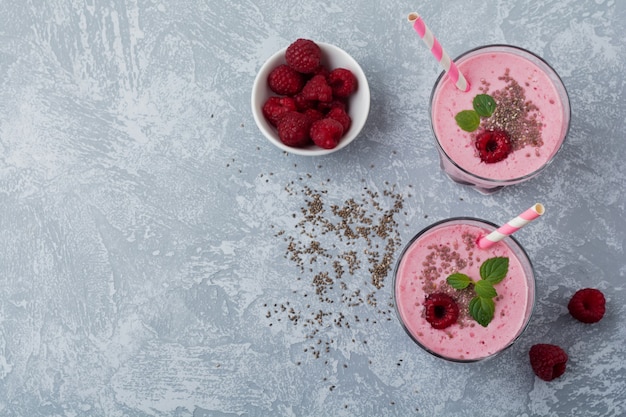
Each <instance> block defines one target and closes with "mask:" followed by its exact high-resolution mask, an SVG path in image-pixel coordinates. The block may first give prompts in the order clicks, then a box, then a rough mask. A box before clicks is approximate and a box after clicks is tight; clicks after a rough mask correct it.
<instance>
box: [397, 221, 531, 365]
mask: <svg viewBox="0 0 626 417" xmlns="http://www.w3.org/2000/svg"><path fill="white" fill-rule="evenodd" d="M495 229H496V226H495V225H493V224H491V223H488V222H484V221H482V220H478V219H471V218H453V219H448V220H445V221H442V222H439V223H435V224H433V225H431V226H429V227H428V228H426V229H425V230H423V231H422V232H420V233H419V234H418V235H417V236H416V237H415V238H414V239H413V240H412V241H411V242H410V243H409V244H408V245H407V247H406V248H405V250H404V252H403V254H402V255H401V257H400V259H399V261H398V264H397V266H396V273H395V285H394V288H395V303H396V310H397V312H398V315H399V317H400V320H401V322H402V324H403V326H404V328H405V330H406V331H407V333H408V334H409V335H410V336H411V338H413V340H415V341H416V342H417V343H418V344H419V345H420V346H422V347H423V348H424V349H426V350H427V351H429V352H430V353H432V354H434V355H436V356H439V357H442V358H445V359H449V360H452V361H458V362H473V361H477V360H481V359H485V358H488V357H490V356H492V355H495V354H496V353H498V352H500V351H502V350H503V349H505V348H506V347H508V346H510V345H511V344H512V343H513V342H514V341H515V340H516V339H517V338H518V337H519V335H520V334H521V333H522V332H523V330H524V329H525V327H526V325H527V324H528V321H529V319H530V315H531V312H532V308H533V305H534V294H535V281H534V275H533V269H532V265H531V263H530V260H529V259H528V257H527V255H526V253H525V252H524V250H523V249H522V247H521V246H519V244H518V243H517V242H516V241H515V240H514V239H512V238H511V237H507V238H505V239H504V240H502V241H500V242H498V243H497V244H495V245H493V246H491V247H490V248H489V249H479V248H478V246H477V245H476V241H477V240H478V238H479V237H480V236H483V235H486V234H488V233H490V232H491V231H493V230H495ZM493 257H507V258H508V259H509V269H508V273H507V274H506V277H505V278H504V279H503V280H502V281H501V282H500V283H498V284H496V285H495V286H494V288H495V289H496V291H497V294H498V295H497V297H496V298H494V301H495V313H494V317H493V320H492V321H491V322H490V323H489V324H488V325H487V326H486V327H483V326H482V325H480V324H479V323H478V322H476V321H475V320H474V318H473V317H472V316H471V315H470V314H469V308H468V304H469V300H470V299H471V298H473V296H474V295H475V293H474V290H473V288H472V287H468V288H467V289H465V290H456V289H454V288H452V287H451V286H450V285H449V284H448V283H447V282H446V278H447V277H448V276H449V275H450V274H453V273H457V272H458V273H463V274H466V275H468V276H469V277H470V278H471V279H472V280H474V281H476V280H479V279H480V273H479V269H480V265H481V264H482V263H483V262H484V261H486V260H487V259H489V258H493ZM435 293H444V294H447V295H449V296H451V297H452V298H454V300H455V302H456V304H457V305H458V308H459V312H460V314H459V316H458V319H457V321H456V322H455V323H454V324H452V325H450V326H448V327H446V328H444V329H435V328H433V326H432V325H431V323H429V322H428V321H427V320H426V318H425V307H424V300H425V299H426V297H427V296H428V295H430V294H435Z"/></svg>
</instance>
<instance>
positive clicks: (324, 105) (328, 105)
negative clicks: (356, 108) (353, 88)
mask: <svg viewBox="0 0 626 417" xmlns="http://www.w3.org/2000/svg"><path fill="white" fill-rule="evenodd" d="M335 107H339V108H340V109H342V110H343V111H346V112H347V111H348V105H347V104H346V103H345V102H344V101H343V100H340V99H334V98H333V100H331V101H327V102H323V101H320V102H318V103H317V109H318V110H319V111H321V112H322V113H324V114H326V113H328V112H329V111H331V110H332V109H334V108H335Z"/></svg>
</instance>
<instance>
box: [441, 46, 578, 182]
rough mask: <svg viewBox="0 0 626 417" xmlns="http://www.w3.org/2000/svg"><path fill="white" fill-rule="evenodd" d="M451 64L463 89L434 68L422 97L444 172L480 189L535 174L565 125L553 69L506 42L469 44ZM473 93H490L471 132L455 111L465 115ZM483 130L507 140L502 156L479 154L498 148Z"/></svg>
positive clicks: (563, 100)
mask: <svg viewBox="0 0 626 417" xmlns="http://www.w3.org/2000/svg"><path fill="white" fill-rule="evenodd" d="M455 62H456V64H457V66H458V68H459V71H460V72H461V73H462V74H463V75H464V76H465V78H466V79H467V81H468V83H469V84H470V90H469V91H466V92H464V91H460V90H459V89H458V88H456V86H455V85H454V83H453V82H451V81H450V79H449V77H448V76H447V75H446V73H442V74H441V75H440V76H439V78H438V79H437V81H436V82H435V86H434V88H433V91H432V94H431V99H430V115H431V125H432V129H433V133H434V136H435V139H436V142H437V149H438V151H439V156H440V161H441V167H442V169H443V170H444V172H446V174H447V175H448V176H449V177H450V178H451V179H452V180H454V181H456V182H458V183H461V184H467V185H470V186H473V187H475V188H476V189H477V190H478V191H480V192H482V193H484V194H489V193H493V192H495V191H497V190H499V189H500V188H502V187H504V186H507V185H512V184H517V183H520V182H523V181H526V180H528V179H530V178H532V177H534V176H536V175H537V174H539V172H541V171H542V170H543V169H544V168H545V167H546V166H547V165H548V164H549V163H550V162H551V161H552V160H553V158H554V157H555V155H556V154H557V152H558V151H559V149H560V148H561V145H562V144H563V141H564V140H565V137H566V136H567V133H568V130H569V126H570V113H571V110H570V103H569V96H568V94H567V91H566V89H565V86H564V85H563V82H562V81H561V78H560V77H559V75H558V74H557V73H556V71H554V69H552V67H551V66H550V65H549V64H548V63H547V62H545V61H544V60H543V59H541V58H540V57H538V56H537V55H535V54H533V53H532V52H529V51H527V50H525V49H522V48H518V47H515V46H509V45H488V46H482V47H479V48H476V49H472V50H470V51H468V52H466V53H464V54H462V55H461V56H459V57H458V58H456V60H455ZM479 95H483V97H484V95H488V96H490V97H492V98H493V99H494V102H495V110H494V111H493V113H492V114H490V115H489V116H487V114H489V113H488V112H487V113H482V115H479V121H480V122H479V125H478V126H477V127H476V128H475V130H473V131H467V130H464V128H462V127H460V125H459V122H458V121H457V119H456V116H457V115H458V114H459V113H460V112H463V111H468V110H469V111H470V113H471V111H472V110H474V99H475V98H476V97H477V96H479ZM475 117H476V116H474V120H473V122H476V120H475ZM466 122H467V120H466ZM471 124H474V126H475V123H470V125H471ZM474 126H472V127H474ZM465 128H467V126H465ZM485 131H490V132H493V131H499V132H505V134H506V135H505V136H507V137H508V143H509V146H508V148H507V149H508V151H506V152H505V155H506V157H505V158H504V159H502V160H498V161H495V162H493V161H491V160H490V159H489V158H487V157H486V156H485V155H486V154H487V153H488V152H493V151H494V150H495V149H497V148H498V147H499V148H500V150H502V149H504V147H502V146H499V144H496V143H495V142H493V141H491V142H489V139H488V138H486V137H485V135H481V133H483V132H485ZM481 138H482V139H481ZM477 144H478V146H477ZM479 147H480V148H481V149H479ZM481 153H482V154H481ZM491 155H494V153H492V154H491ZM491 159H493V158H491ZM486 161H488V162H486Z"/></svg>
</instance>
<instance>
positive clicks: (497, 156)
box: [476, 130, 513, 164]
mask: <svg viewBox="0 0 626 417" xmlns="http://www.w3.org/2000/svg"><path fill="white" fill-rule="evenodd" d="M476 149H478V155H479V156H480V160H481V161H483V162H484V163H486V164H493V163H496V162H500V161H502V160H503V159H505V158H506V157H507V156H509V153H511V151H512V150H513V147H512V146H511V138H510V137H509V135H508V133H506V132H505V131H503V130H493V131H491V130H484V131H482V132H481V133H479V134H478V136H477V137H476Z"/></svg>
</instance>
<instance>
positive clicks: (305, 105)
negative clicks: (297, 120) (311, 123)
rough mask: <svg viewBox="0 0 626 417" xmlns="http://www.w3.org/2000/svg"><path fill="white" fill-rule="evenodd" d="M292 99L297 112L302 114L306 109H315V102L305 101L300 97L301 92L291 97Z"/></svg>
mask: <svg viewBox="0 0 626 417" xmlns="http://www.w3.org/2000/svg"><path fill="white" fill-rule="evenodd" d="M293 99H294V101H295V102H296V108H297V109H298V111H299V112H303V111H305V110H306V109H315V108H316V107H317V100H307V99H306V98H304V96H303V95H302V92H300V93H298V94H296V95H295V96H293Z"/></svg>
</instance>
